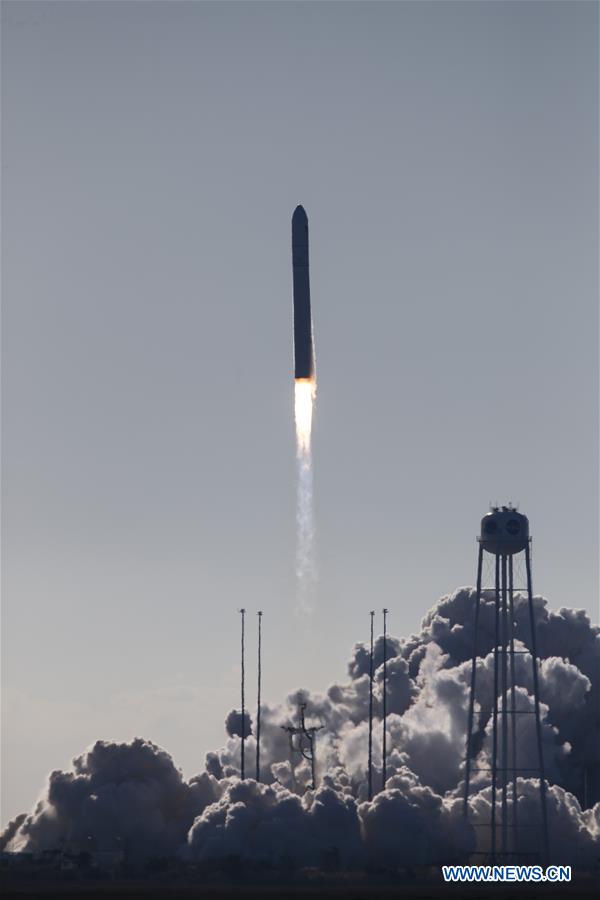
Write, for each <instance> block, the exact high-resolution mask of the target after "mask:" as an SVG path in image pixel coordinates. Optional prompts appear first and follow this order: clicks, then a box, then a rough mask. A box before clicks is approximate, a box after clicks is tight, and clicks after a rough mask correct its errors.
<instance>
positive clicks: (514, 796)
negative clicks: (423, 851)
mask: <svg viewBox="0 0 600 900" xmlns="http://www.w3.org/2000/svg"><path fill="white" fill-rule="evenodd" d="M508 612H509V621H510V626H509V630H508V633H509V636H510V710H511V713H510V734H511V750H512V752H511V767H512V804H513V805H512V848H511V849H512V852H513V854H514V853H516V852H517V827H518V821H517V815H518V810H517V713H516V704H517V700H516V691H515V611H514V582H513V558H512V556H509V557H508Z"/></svg>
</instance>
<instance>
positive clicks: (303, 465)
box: [294, 378, 317, 613]
mask: <svg viewBox="0 0 600 900" xmlns="http://www.w3.org/2000/svg"><path fill="white" fill-rule="evenodd" d="M316 396H317V385H316V381H315V380H314V379H302V378H299V379H297V380H296V382H295V406H294V412H295V419H296V461H297V469H298V471H297V496H296V533H297V534H296V602H297V608H298V611H299V612H301V613H310V612H311V610H312V609H313V607H314V601H315V590H316V581H317V567H316V560H315V549H314V542H315V525H314V513H313V471H312V447H311V435H312V417H313V408H314V403H315V399H316Z"/></svg>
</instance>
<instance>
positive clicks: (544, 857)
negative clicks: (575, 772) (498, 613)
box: [525, 544, 548, 865]
mask: <svg viewBox="0 0 600 900" xmlns="http://www.w3.org/2000/svg"><path fill="white" fill-rule="evenodd" d="M525 565H526V567H527V599H528V604H529V627H530V630H531V661H532V664H533V701H534V708H535V729H536V736H537V749H538V758H539V767H540V806H541V811H542V864H543V865H547V864H548V811H547V808H546V773H545V770H544V750H543V746H542V720H541V718H540V688H539V681H538V657H537V648H536V638H535V617H534V613H533V587H532V581H531V550H530V546H529V544H527V546H526V547H525Z"/></svg>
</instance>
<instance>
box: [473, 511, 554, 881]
mask: <svg viewBox="0 0 600 900" xmlns="http://www.w3.org/2000/svg"><path fill="white" fill-rule="evenodd" d="M477 540H478V542H479V553H478V562H477V589H476V598H475V610H474V622H473V651H472V657H471V684H470V694H469V709H468V724H467V747H466V759H465V787H464V797H463V804H464V816H465V818H467V819H468V818H469V813H470V807H469V790H470V788H471V779H472V775H473V773H474V772H479V771H486V772H491V803H490V821H489V834H490V847H489V852H488V851H485V852H484V855H485V856H489V858H490V861H491V864H492V865H494V864H495V863H496V862H497V861H498V860H502V861H506V860H508V859H510V860H514V859H517V858H518V857H519V856H523V855H531V854H530V853H527V852H525V853H523V852H522V851H521V850H520V846H521V845H522V842H521V841H519V839H518V835H519V832H520V830H521V829H524V828H529V829H535V830H536V831H537V832H538V834H539V836H540V847H539V850H538V854H539V856H540V857H541V860H542V862H543V864H547V860H548V820H547V808H546V780H545V771H544V754H543V746H542V723H541V716H540V691H539V678H538V658H537V650H536V634H535V615H534V609H533V587H532V577H531V538H530V536H529V521H528V519H527V517H526V516H524V515H522V514H521V513H519V512H518V510H517V509H516V508H515V507H513V506H511V505H510V504H509V505H508V506H502V507H498V506H493V507H492V508H491V510H490V512H489V513H488V514H487V515H485V516H484V518H483V519H482V522H481V533H480V536H479V537H478V539H477ZM485 553H487V554H489V555H491V556H492V557H493V561H494V584H493V586H491V587H485V586H484V585H483V584H482V580H483V563H484V554H485ZM521 555H523V556H524V559H525V573H526V585H525V586H517V585H515V584H514V573H515V565H514V561H515V558H516V557H518V556H521ZM516 593H519V594H525V595H526V597H527V606H528V619H529V630H530V643H529V646H530V648H531V653H530V651H529V650H525V649H519V650H517V649H515V624H516V623H515V594H516ZM484 596H485V597H490V596H493V598H494V624H493V642H492V643H493V699H492V703H493V706H492V715H491V721H492V734H491V742H492V747H491V754H490V765H489V766H487V765H486V766H477V765H476V763H477V760H478V756H479V748H480V746H481V743H482V741H483V738H484V734H483V729H482V727H481V724H482V723H481V724H480V723H479V722H478V723H477V727H476V728H475V730H474V725H475V698H476V686H477V685H476V682H477V661H478V651H479V648H480V644H481V638H482V631H483V629H482V626H481V615H480V613H481V607H482V603H481V600H482V597H484ZM518 654H524V655H530V656H531V663H532V681H533V709H530V708H519V704H518V703H517V690H516V678H515V656H516V655H518ZM499 701H500V702H499ZM522 716H524V717H531V716H533V719H534V725H535V747H536V751H535V755H536V758H535V759H534V760H533V761H531V760H526V761H525V763H523V762H522V761H521V760H520V757H519V731H520V726H519V725H518V720H519V717H522ZM530 721H531V720H530ZM519 775H521V776H522V777H523V778H525V777H529V778H532V777H533V778H536V777H537V779H538V792H539V809H540V819H539V822H537V823H536V824H534V825H532V824H530V823H527V824H524V823H523V824H521V823H520V822H519V810H518V807H519V802H518V801H519V793H518V778H519ZM509 785H510V795H511V797H510V799H511V809H510V815H509V804H508V795H509ZM478 789H479V788H478ZM498 795H500V802H499V803H498ZM498 807H499V808H498ZM474 824H475V823H474ZM477 824H479V825H483V826H484V827H488V823H477Z"/></svg>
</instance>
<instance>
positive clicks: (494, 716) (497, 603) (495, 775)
mask: <svg viewBox="0 0 600 900" xmlns="http://www.w3.org/2000/svg"><path fill="white" fill-rule="evenodd" d="M494 607H495V625H494V707H493V712H492V799H491V803H492V808H491V830H492V833H491V858H492V865H494V864H495V862H496V789H497V784H498V641H499V639H500V556H499V555H498V554H496V577H495V603H494Z"/></svg>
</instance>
